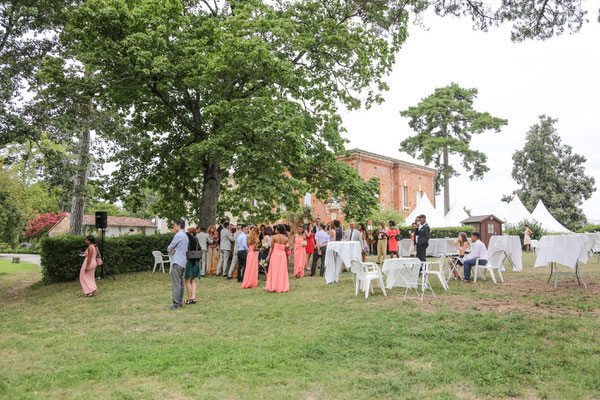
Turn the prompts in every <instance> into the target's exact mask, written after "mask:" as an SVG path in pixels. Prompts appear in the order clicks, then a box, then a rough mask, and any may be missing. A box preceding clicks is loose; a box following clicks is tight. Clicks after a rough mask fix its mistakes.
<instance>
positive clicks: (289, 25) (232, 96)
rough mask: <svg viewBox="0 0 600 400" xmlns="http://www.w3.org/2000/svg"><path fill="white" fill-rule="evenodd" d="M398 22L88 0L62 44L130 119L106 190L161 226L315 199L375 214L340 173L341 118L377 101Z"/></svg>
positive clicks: (201, 4)
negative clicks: (150, 200)
mask: <svg viewBox="0 0 600 400" xmlns="http://www.w3.org/2000/svg"><path fill="white" fill-rule="evenodd" d="M406 18H407V15H406V13H405V12H404V11H403V10H401V9H398V8H396V7H392V6H389V5H387V4H385V2H361V1H321V0H319V1H317V0H309V1H303V2H291V1H290V2H271V1H258V0H255V1H228V2H219V1H215V2H208V1H170V2H165V1H158V0H151V1H128V2H125V1H119V0H89V1H86V2H84V4H83V5H82V6H81V7H79V8H78V9H77V10H75V12H74V13H73V14H72V17H71V19H70V24H69V26H68V29H67V30H66V33H67V36H66V37H65V40H70V41H72V43H73V44H74V47H73V48H74V53H75V54H77V57H78V58H79V59H80V60H81V61H83V62H84V63H86V65H87V66H88V67H89V68H91V69H93V70H94V74H95V75H96V76H99V77H101V79H102V81H103V82H104V83H105V90H106V92H107V93H108V95H109V97H110V102H111V104H113V105H114V106H115V107H119V109H120V110H121V112H122V113H123V115H126V116H127V117H128V118H129V123H130V126H131V130H130V132H129V133H128V134H127V135H123V134H113V135H110V139H111V140H112V141H114V143H115V149H114V150H115V157H114V161H116V162H118V164H119V169H118V170H117V172H116V173H115V174H114V180H113V186H112V187H113V190H114V191H116V192H117V193H122V192H123V191H127V192H128V193H135V192H140V193H141V192H142V191H143V189H144V188H143V187H140V186H141V185H143V186H148V187H149V188H150V189H153V190H156V191H157V192H159V193H160V194H161V197H162V201H161V202H160V210H159V211H160V212H161V214H162V215H164V216H167V217H176V216H182V215H183V216H187V217H190V218H194V219H196V220H199V222H200V224H202V225H205V226H206V225H209V224H212V223H214V221H215V217H216V215H217V213H218V207H221V209H227V210H231V211H232V212H234V214H236V215H245V216H247V217H252V216H255V217H256V218H264V219H267V220H268V219H273V217H274V216H278V215H279V210H280V206H281V205H284V206H285V208H286V209H288V210H293V209H297V208H298V207H299V204H300V201H299V199H300V196H302V195H304V193H306V192H313V191H316V193H317V196H318V197H319V198H321V199H325V200H327V199H329V198H330V196H334V197H336V198H339V199H340V200H341V201H342V203H344V204H346V205H347V206H348V205H350V206H357V205H359V206H360V208H361V209H370V208H372V207H375V206H376V204H377V199H376V196H375V195H376V193H377V187H376V184H374V182H371V183H366V182H364V181H363V180H362V179H361V178H360V177H359V176H358V174H357V173H356V171H354V170H353V169H352V168H350V167H349V166H347V165H345V164H343V163H341V162H340V161H338V160H337V157H338V156H339V155H341V154H343V152H344V147H343V145H344V140H343V139H342V138H341V136H340V132H342V127H341V118H340V116H339V115H338V113H337V108H338V105H340V104H341V105H343V106H346V107H348V108H351V109H354V108H358V107H360V106H361V105H363V104H371V103H372V102H374V101H378V100H380V97H379V92H380V91H381V90H382V89H384V88H385V84H384V82H383V81H382V78H383V77H384V76H385V75H386V74H387V73H389V71H390V69H391V66H392V64H393V61H394V54H395V53H396V52H397V50H398V49H399V46H400V44H401V43H402V42H403V41H404V39H405V37H406V31H405V22H406ZM362 93H364V94H362ZM347 210H350V209H349V208H347ZM363 213H367V212H363Z"/></svg>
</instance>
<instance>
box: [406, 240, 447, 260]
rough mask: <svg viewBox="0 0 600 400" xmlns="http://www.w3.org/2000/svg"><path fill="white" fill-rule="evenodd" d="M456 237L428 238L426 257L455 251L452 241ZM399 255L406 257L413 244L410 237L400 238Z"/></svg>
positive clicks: (409, 253)
mask: <svg viewBox="0 0 600 400" xmlns="http://www.w3.org/2000/svg"><path fill="white" fill-rule="evenodd" d="M455 240H456V239H449V238H445V239H429V246H427V253H426V254H427V256H428V257H439V256H441V255H442V254H446V253H454V252H456V245H455V244H454V241H455ZM400 245H401V249H400V255H401V256H402V257H408V256H410V255H411V252H412V251H413V249H414V244H413V242H412V240H410V239H402V242H401V243H400Z"/></svg>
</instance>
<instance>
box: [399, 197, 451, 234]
mask: <svg viewBox="0 0 600 400" xmlns="http://www.w3.org/2000/svg"><path fill="white" fill-rule="evenodd" d="M421 214H425V216H426V217H427V223H428V224H429V226H431V227H432V228H436V227H443V226H446V219H445V218H444V216H443V215H442V214H441V213H440V212H439V211H438V210H437V209H436V208H435V207H434V206H433V204H431V201H429V197H427V193H423V197H422V198H421V201H420V202H419V203H418V204H417V206H416V207H415V209H414V210H413V211H412V212H411V213H410V215H409V216H408V217H406V219H405V220H404V223H403V225H410V224H412V223H413V222H414V221H415V218H417V216H419V215H421Z"/></svg>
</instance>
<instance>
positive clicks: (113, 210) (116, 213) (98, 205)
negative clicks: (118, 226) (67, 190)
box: [85, 200, 133, 217]
mask: <svg viewBox="0 0 600 400" xmlns="http://www.w3.org/2000/svg"><path fill="white" fill-rule="evenodd" d="M96 211H106V212H107V213H108V215H111V216H113V217H133V215H132V213H130V212H129V211H127V210H123V209H122V208H121V207H119V206H118V205H116V204H112V203H109V202H106V201H98V200H97V201H94V202H93V203H91V204H86V207H85V213H86V214H88V215H94V214H95V213H96Z"/></svg>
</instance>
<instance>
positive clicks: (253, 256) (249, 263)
mask: <svg viewBox="0 0 600 400" xmlns="http://www.w3.org/2000/svg"><path fill="white" fill-rule="evenodd" d="M259 241H260V231H259V230H258V229H257V228H252V230H251V231H250V236H249V237H248V242H247V243H248V256H247V257H246V270H245V271H244V281H243V282H242V289H244V288H255V287H256V286H257V285H258V254H257V252H256V245H258V242H259Z"/></svg>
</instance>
